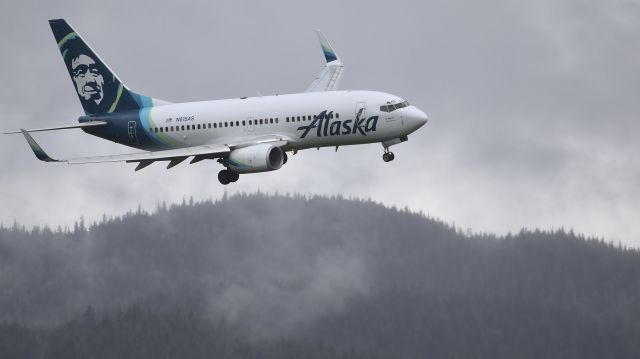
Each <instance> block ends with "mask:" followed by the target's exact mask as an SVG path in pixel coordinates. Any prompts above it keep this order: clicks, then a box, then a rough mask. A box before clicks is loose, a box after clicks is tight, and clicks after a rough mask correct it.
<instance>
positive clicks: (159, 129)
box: [152, 113, 340, 133]
mask: <svg viewBox="0 0 640 359" xmlns="http://www.w3.org/2000/svg"><path fill="white" fill-rule="evenodd" d="M335 117H336V118H340V114H338V113H336V116H335ZM316 118H317V116H313V119H314V120H315V119H316ZM329 118H330V119H332V118H333V113H330V114H329ZM310 120H311V115H309V116H292V117H287V119H286V121H287V122H296V121H297V122H300V121H310ZM240 122H241V121H235V125H236V127H237V126H240ZM279 122H280V121H279V119H278V118H277V117H276V118H275V119H273V118H268V119H267V118H265V119H258V120H249V125H250V126H251V125H267V124H270V123H279ZM233 124H234V121H229V122H220V123H219V124H218V123H217V122H214V123H213V124H211V123H206V124H202V125H200V124H197V125H182V126H166V127H154V128H153V129H152V130H153V132H155V133H158V132H174V131H191V130H204V129H207V128H218V127H220V128H222V127H233ZM246 124H247V123H246V121H244V120H243V121H242V126H246Z"/></svg>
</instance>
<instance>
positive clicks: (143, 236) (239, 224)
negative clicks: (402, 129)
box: [0, 194, 640, 358]
mask: <svg viewBox="0 0 640 359" xmlns="http://www.w3.org/2000/svg"><path fill="white" fill-rule="evenodd" d="M74 227H75V228H74V229H69V230H64V229H60V230H50V229H47V228H45V229H32V230H27V229H23V228H21V227H20V226H19V225H13V226H10V227H8V228H7V227H4V228H0V288H1V292H0V322H4V323H14V322H15V323H19V324H17V325H13V326H11V325H8V324H7V325H5V326H4V328H5V329H6V328H8V327H11V328H13V329H12V330H14V331H13V332H12V333H14V334H11V335H14V336H15V335H17V336H18V337H21V336H20V334H19V333H24V337H29V336H34V335H35V336H36V337H37V336H39V335H44V337H43V338H51V337H50V335H52V334H51V333H53V332H55V331H57V330H62V329H61V328H66V327H68V325H71V324H63V323H69V321H71V323H74V320H75V319H73V318H76V317H77V316H78V313H82V312H84V311H85V310H86V308H87V307H88V306H92V308H95V309H94V311H95V316H96V318H103V317H106V318H110V319H109V320H114V318H117V317H114V316H115V314H114V313H117V312H118V310H119V309H118V308H126V307H128V306H131V305H133V304H136V305H139V306H140V307H142V308H145V311H144V312H145V313H147V314H148V315H150V316H155V315H158V316H162V315H165V314H166V313H172V311H175V308H180V309H181V310H182V313H185V312H188V313H192V319H197V322H198V323H206V325H213V327H214V328H219V327H217V326H216V325H217V324H215V323H226V324H225V327H224V330H222V331H227V330H228V331H232V332H233V333H236V334H234V335H238V336H239V337H242V338H245V339H247V338H251V340H253V341H255V342H257V343H260V345H266V344H265V343H269V345H271V344H273V343H278V342H281V341H284V342H286V343H289V344H287V345H290V346H294V347H295V346H296V345H299V346H301V347H303V348H325V349H326V350H330V351H335V353H338V354H336V355H342V354H344V353H352V352H353V353H368V354H367V355H370V353H374V354H376V355H382V356H385V357H390V358H417V357H420V358H423V357H437V358H439V357H446V358H455V357H476V358H485V357H486V358H513V357H518V358H538V357H546V358H553V357H558V358H560V357H562V358H591V357H593V358H596V357H603V356H606V357H616V358H637V357H638V356H639V354H640V346H639V344H638V343H640V341H638V340H637V338H640V253H639V252H638V251H637V250H635V249H630V248H625V247H623V246H621V245H619V244H613V243H609V242H606V241H604V240H603V239H600V238H589V237H585V236H582V235H580V234H576V233H574V232H573V231H565V230H561V229H560V230H553V231H542V230H522V231H521V232H519V233H517V234H510V235H507V236H495V235H492V234H474V233H469V232H465V231H461V230H459V229H456V228H455V227H453V226H452V225H449V224H446V223H443V222H441V221H439V220H436V219H433V218H430V217H429V216H426V215H424V214H421V213H414V212H411V211H409V210H407V209H397V208H387V207H384V206H382V205H380V204H377V203H374V202H372V201H363V200H351V199H345V198H341V197H333V198H328V197H310V198H307V197H302V196H267V195H261V194H255V195H238V196H233V197H231V198H226V197H225V198H223V199H222V200H219V201H205V202H201V203H193V202H191V201H190V202H185V203H182V204H178V205H172V206H165V205H161V206H159V207H158V208H157V210H156V211H154V212H153V213H147V212H145V211H142V210H137V211H134V212H131V213H129V214H127V215H124V216H122V217H115V218H107V217H105V218H104V219H103V220H102V221H100V222H99V223H92V224H89V225H87V224H85V223H82V222H78V224H76V226H74ZM150 313H155V314H150ZM97 322H100V321H97ZM153 323H155V324H153V325H156V324H157V325H160V324H159V322H153ZM212 323H213V324H212ZM43 325H44V326H46V327H49V328H53V329H49V330H48V331H45V332H44V333H45V334H41V332H40V330H39V329H36V328H40V327H42V326H43ZM203 325H204V324H203ZM96 330H97V329H91V330H89V332H91V333H93V334H91V335H94V334H95V333H98V332H97V331H96ZM149 330H150V331H151V332H153V330H152V329H149ZM180 330H182V329H180ZM180 330H178V331H180ZM185 330H186V329H185ZM5 333H6V332H5ZM15 333H18V334H15ZM47 333H48V334H47ZM3 335H4V334H3ZM7 335H8V336H10V335H9V334H7ZM74 335H75V334H74ZM74 335H71V336H72V337H73V336H74ZM78 335H80V334H78ZM95 335H98V334H95ZM139 335H142V334H139ZM1 336H2V335H0V337H1ZM134 336H135V335H134ZM196 337H197V336H196ZM79 338H80V337H79ZM200 338H204V337H200ZM43 340H44V339H43ZM47 340H49V339H46V340H44V342H45V343H49V342H48V341H47ZM96 340H97V339H96ZM105 340H106V339H105ZM202 340H204V339H202ZM0 341H4V339H0ZM82 341H83V342H84V341H85V340H82ZM102 343H103V344H104V343H106V342H102ZM294 343H295V344H294ZM104 345H106V344H104ZM274 345H275V344H274ZM16 347H19V346H16ZM41 347H46V348H51V345H50V344H47V345H45V346H41ZM327 348H328V349H327ZM212 350H213V349H212ZM265 350H266V349H265ZM305 350H306V349H305ZM318 350H319V352H322V350H320V349H318ZM256 353H257V352H256ZM340 353H342V354H340ZM302 356H308V355H302ZM327 356H329V357H331V356H330V354H327ZM0 357H4V356H3V355H2V353H0Z"/></svg>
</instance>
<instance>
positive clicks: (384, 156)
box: [382, 147, 396, 162]
mask: <svg viewBox="0 0 640 359" xmlns="http://www.w3.org/2000/svg"><path fill="white" fill-rule="evenodd" d="M394 158H396V155H394V154H393V152H390V151H389V147H385V148H384V153H383V154H382V160H383V161H385V162H391V161H393V159H394Z"/></svg>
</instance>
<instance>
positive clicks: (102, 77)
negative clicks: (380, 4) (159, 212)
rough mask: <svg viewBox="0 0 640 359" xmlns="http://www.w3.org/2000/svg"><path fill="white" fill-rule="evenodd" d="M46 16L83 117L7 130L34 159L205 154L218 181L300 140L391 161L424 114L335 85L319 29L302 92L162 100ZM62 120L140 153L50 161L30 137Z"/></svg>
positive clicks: (261, 166)
mask: <svg viewBox="0 0 640 359" xmlns="http://www.w3.org/2000/svg"><path fill="white" fill-rule="evenodd" d="M49 24H50V26H51V30H53V35H54V36H55V39H56V42H57V43H58V48H59V49H60V52H61V53H62V58H63V60H64V64H65V65H66V67H67V70H68V71H69V75H70V76H71V80H72V82H73V87H74V89H75V91H76V93H77V94H78V98H79V99H80V103H81V104H82V107H83V109H84V112H85V115H84V116H80V117H79V118H78V122H79V123H78V124H75V125H69V126H60V127H49V128H40V129H32V130H24V129H21V130H20V131H17V132H9V133H21V134H22V135H24V137H25V139H26V140H27V142H28V144H29V146H30V147H31V149H32V150H33V152H34V153H35V155H36V157H37V158H38V159H39V160H41V161H46V162H66V163H69V164H80V163H95V162H118V161H120V162H133V163H137V167H136V168H135V170H136V171H138V170H141V169H143V168H145V167H147V166H149V165H151V164H152V163H154V162H159V161H167V162H169V163H168V165H167V168H171V167H174V166H176V165H177V164H179V163H181V162H183V161H184V160H186V159H188V158H191V161H190V163H195V162H199V161H202V160H211V159H214V160H217V161H218V162H219V163H221V164H222V165H223V166H224V167H225V168H224V169H223V170H221V171H220V173H219V174H218V179H219V180H220V183H222V184H225V185H226V184H229V183H231V182H235V181H237V180H238V178H239V176H240V174H244V173H257V172H265V171H274V170H277V169H279V168H280V167H282V165H283V164H285V163H286V162H287V152H289V153H292V154H296V153H297V152H298V151H299V150H302V149H307V148H315V147H317V148H320V147H335V149H336V150H337V149H338V147H339V146H346V145H359V144H365V143H375V142H379V143H381V144H382V147H383V149H384V153H383V155H382V159H383V160H384V161H385V162H389V161H393V159H394V154H393V152H390V151H389V147H390V146H392V145H395V144H398V143H401V142H404V141H406V140H407V136H408V135H409V134H410V133H412V132H414V131H416V130H417V129H418V128H420V127H421V126H423V125H424V124H425V123H426V122H427V116H426V115H425V113H424V112H422V111H421V110H419V109H418V108H416V107H415V106H412V105H410V104H409V103H408V102H407V101H405V100H404V99H402V98H400V97H398V96H394V95H390V94H388V93H384V92H376V91H337V88H338V85H339V83H340V79H341V77H342V74H343V70H344V65H343V64H342V61H341V60H340V58H339V57H338V55H337V54H336V52H335V51H334V50H333V48H332V47H331V45H329V42H328V41H327V39H326V38H325V37H324V36H323V35H322V33H320V32H318V38H319V39H320V45H321V47H322V51H323V53H324V56H325V59H326V61H327V63H326V66H325V68H324V69H323V70H322V72H321V73H320V74H319V75H318V77H316V79H315V80H314V81H313V82H312V83H311V85H310V86H309V88H307V90H306V91H305V92H303V93H295V94H288V95H275V96H259V97H242V98H237V99H227V100H215V101H202V102H187V103H170V102H167V101H162V100H158V99H155V98H151V97H148V96H144V95H141V94H138V93H135V92H133V91H131V90H129V88H127V86H125V85H124V83H123V82H122V81H120V79H119V78H118V77H117V76H116V75H115V73H114V72H113V71H111V69H109V67H108V66H107V65H106V64H105V63H104V62H103V61H102V60H101V59H100V58H99V57H98V55H97V54H96V53H95V52H94V51H93V50H92V49H91V48H90V47H89V45H87V43H86V42H85V41H84V40H83V39H82V38H81V37H80V35H78V33H77V32H75V31H74V30H73V29H72V28H71V26H69V24H68V23H67V22H66V21H65V20H62V19H59V20H50V21H49ZM70 128H80V129H82V130H83V131H84V132H86V133H88V134H91V135H94V136H98V137H102V138H104V139H107V140H110V141H114V142H117V143H120V144H123V145H125V146H130V147H134V148H137V149H140V150H143V151H141V152H137V153H131V154H124V155H108V156H94V157H79V158H67V159H54V158H52V157H50V156H49V155H48V154H47V153H46V152H45V151H44V150H43V149H42V147H40V146H39V145H38V143H36V141H35V140H34V139H33V137H32V136H31V135H30V132H37V131H51V130H62V129H70Z"/></svg>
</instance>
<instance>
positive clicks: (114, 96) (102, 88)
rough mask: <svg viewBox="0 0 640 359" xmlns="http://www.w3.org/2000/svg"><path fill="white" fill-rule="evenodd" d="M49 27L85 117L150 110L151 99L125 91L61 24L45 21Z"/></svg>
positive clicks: (79, 40) (86, 46)
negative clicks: (143, 109) (148, 108)
mask: <svg viewBox="0 0 640 359" xmlns="http://www.w3.org/2000/svg"><path fill="white" fill-rule="evenodd" d="M49 25H51V30H52V31H53V35H54V36H55V38H56V41H57V42H58V47H59V48H60V52H61V53H62V58H63V59H64V64H65V65H66V66H67V70H68V71H69V76H71V79H72V80H73V87H74V89H75V90H76V92H77V94H78V98H79V99H80V103H81V104H82V107H83V108H84V112H85V113H86V114H87V115H97V114H106V113H113V112H119V111H130V110H140V109H142V108H147V107H152V106H153V102H154V101H153V99H152V98H150V97H147V96H143V95H139V94H136V93H135V92H132V91H129V89H127V87H126V86H125V85H124V84H123V83H122V81H120V79H119V78H118V77H117V76H116V74H114V73H113V72H112V71H111V69H109V67H108V66H107V65H106V64H105V63H104V62H102V60H100V57H98V55H97V54H96V53H95V52H93V50H91V47H89V45H87V43H85V42H84V40H82V38H81V37H80V35H78V33H77V32H75V31H74V30H73V29H72V28H71V26H69V24H67V22H66V21H65V20H63V19H57V20H49Z"/></svg>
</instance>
